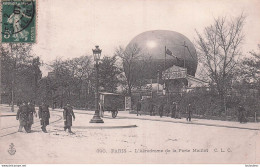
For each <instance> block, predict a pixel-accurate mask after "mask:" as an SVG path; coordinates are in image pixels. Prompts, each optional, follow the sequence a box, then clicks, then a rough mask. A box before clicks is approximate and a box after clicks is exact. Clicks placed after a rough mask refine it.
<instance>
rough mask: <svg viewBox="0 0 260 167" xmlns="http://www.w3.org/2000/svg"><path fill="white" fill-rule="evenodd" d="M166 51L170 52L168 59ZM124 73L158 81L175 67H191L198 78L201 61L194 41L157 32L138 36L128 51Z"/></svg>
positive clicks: (166, 31) (190, 69) (172, 33)
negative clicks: (160, 74)
mask: <svg viewBox="0 0 260 167" xmlns="http://www.w3.org/2000/svg"><path fill="white" fill-rule="evenodd" d="M165 52H166V53H167V54H166V56H165ZM125 57H126V59H125V61H124V70H125V72H126V76H127V77H128V78H129V77H131V78H136V79H137V78H145V79H154V78H157V75H158V73H161V72H162V71H164V70H166V69H168V68H170V67H172V66H173V65H176V66H179V67H184V68H187V73H188V74H189V75H192V76H195V72H196V69H197V64H198V59H197V54H196V50H195V48H194V45H193V44H192V43H191V41H190V40H189V39H188V38H187V37H185V36H184V35H182V34H180V33H178V32H175V31H168V30H154V31H147V32H144V33H141V34H139V35H137V36H136V37H134V38H133V39H132V40H131V42H130V43H129V44H128V45H127V47H126V49H125Z"/></svg>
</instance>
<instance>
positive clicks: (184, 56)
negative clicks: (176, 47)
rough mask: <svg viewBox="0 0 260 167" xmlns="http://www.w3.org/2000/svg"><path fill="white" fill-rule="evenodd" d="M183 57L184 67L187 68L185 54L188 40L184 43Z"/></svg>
mask: <svg viewBox="0 0 260 167" xmlns="http://www.w3.org/2000/svg"><path fill="white" fill-rule="evenodd" d="M183 46H184V47H183V59H184V64H183V67H184V68H185V61H186V60H185V59H186V56H185V47H186V42H185V41H184V44H183Z"/></svg>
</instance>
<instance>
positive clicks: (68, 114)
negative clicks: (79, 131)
mask: <svg viewBox="0 0 260 167" xmlns="http://www.w3.org/2000/svg"><path fill="white" fill-rule="evenodd" d="M72 117H73V121H75V115H74V112H73V108H72V106H70V104H69V103H68V104H67V105H66V106H65V107H64V111H63V119H64V131H66V130H67V129H68V132H69V133H72V131H71V126H72Z"/></svg>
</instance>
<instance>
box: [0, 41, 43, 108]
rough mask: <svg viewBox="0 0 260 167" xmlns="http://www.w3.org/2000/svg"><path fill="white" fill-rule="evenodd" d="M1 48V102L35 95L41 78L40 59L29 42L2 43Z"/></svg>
mask: <svg viewBox="0 0 260 167" xmlns="http://www.w3.org/2000/svg"><path fill="white" fill-rule="evenodd" d="M0 49H1V97H2V99H1V102H2V103H11V102H12V98H13V100H15V101H16V102H19V101H20V100H21V99H25V100H31V99H34V98H35V97H37V94H36V92H37V89H38V81H39V80H40V79H41V76H42V73H41V70H40V59H39V57H35V56H34V55H33V54H32V53H31V50H32V45H31V44H13V43H10V44H3V45H1V47H0Z"/></svg>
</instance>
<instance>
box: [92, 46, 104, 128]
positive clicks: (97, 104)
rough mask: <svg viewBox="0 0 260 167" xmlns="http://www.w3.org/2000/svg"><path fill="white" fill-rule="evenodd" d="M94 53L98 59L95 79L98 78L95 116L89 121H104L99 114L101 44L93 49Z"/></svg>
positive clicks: (96, 59)
mask: <svg viewBox="0 0 260 167" xmlns="http://www.w3.org/2000/svg"><path fill="white" fill-rule="evenodd" d="M93 55H94V59H95V61H96V65H95V67H96V73H95V76H96V78H95V80H96V86H95V87H96V89H95V114H94V116H93V118H92V119H91V120H90V122H89V123H104V121H103V120H102V119H101V117H100V115H99V107H98V106H99V103H98V101H99V92H98V85H99V83H98V61H99V58H100V55H101V50H100V49H99V46H96V48H95V49H93Z"/></svg>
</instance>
